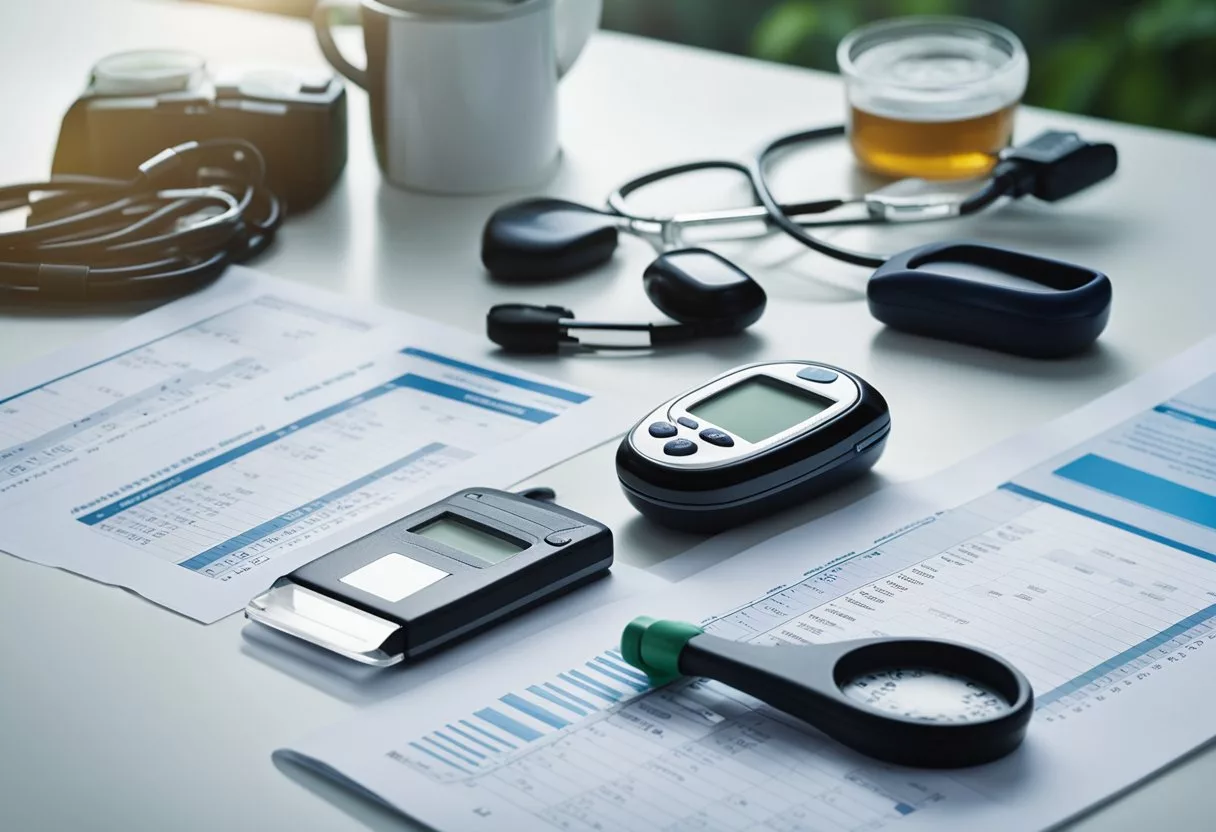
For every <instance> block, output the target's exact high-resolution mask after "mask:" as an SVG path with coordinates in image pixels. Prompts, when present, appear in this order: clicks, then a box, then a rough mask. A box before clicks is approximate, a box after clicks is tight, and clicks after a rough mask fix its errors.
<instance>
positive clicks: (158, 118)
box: [51, 73, 347, 212]
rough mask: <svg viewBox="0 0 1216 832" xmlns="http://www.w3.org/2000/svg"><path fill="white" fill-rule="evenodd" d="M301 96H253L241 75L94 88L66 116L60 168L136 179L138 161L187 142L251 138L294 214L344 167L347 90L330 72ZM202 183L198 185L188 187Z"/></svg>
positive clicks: (56, 164) (58, 151) (269, 180)
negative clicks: (132, 90)
mask: <svg viewBox="0 0 1216 832" xmlns="http://www.w3.org/2000/svg"><path fill="white" fill-rule="evenodd" d="M301 80H302V81H307V82H308V83H307V85H306V86H303V87H301V90H300V91H299V92H296V93H282V94H275V95H273V96H272V95H270V94H269V93H261V94H254V95H251V94H248V92H247V91H245V90H244V89H242V86H241V79H240V78H237V79H235V80H234V82H233V83H230V84H228V83H222V84H216V83H214V82H213V81H212V80H210V79H205V80H204V81H203V82H202V83H200V84H199V85H198V86H197V87H196V88H194V89H191V90H188V91H175V92H169V93H161V94H159V95H131V96H126V95H99V94H96V93H94V92H93V90H92V87H90V88H89V89H86V90H85V92H84V93H83V94H82V95H81V97H80V98H79V99H77V101H76V102H75V103H74V104H73V105H72V106H71V108H70V109H69V110H68V112H67V114H66V115H64V117H63V123H62V124H61V125H60V128H59V142H58V144H57V146H56V147H55V158H54V161H53V162H52V164H51V172H52V174H56V175H57V174H65V173H74V174H88V175H91V176H104V177H109V178H114V179H130V178H132V177H133V176H135V174H136V173H137V172H138V168H139V165H140V164H141V163H143V162H145V161H147V160H148V159H150V158H151V157H153V156H155V155H156V154H157V153H160V152H161V151H162V150H165V149H166V148H170V147H174V146H176V145H179V144H182V143H184V142H188V141H204V140H206V139H246V140H247V141H249V142H252V143H253V145H254V146H256V147H257V149H258V150H260V151H262V155H263V156H264V157H265V159H266V184H267V185H268V186H269V188H270V190H271V191H273V192H274V194H275V195H276V196H277V197H279V198H280V199H281V200H282V201H283V202H284V203H285V205H286V207H287V210H289V211H293V212H299V211H304V210H307V209H308V208H311V207H312V206H313V205H315V204H316V203H317V202H319V201H320V200H321V199H322V198H323V197H324V196H325V195H326V194H327V193H328V192H329V190H330V188H332V187H333V185H334V183H335V182H337V180H338V177H339V176H340V175H341V173H342V169H343V168H344V167H345V166H346V155H347V129H346V89H345V87H343V85H342V82H341V81H339V80H338V79H337V78H336V77H335V76H333V75H332V73H327V74H326V75H324V76H318V77H317V78H316V79H311V78H310V79H301ZM183 184H184V185H194V184H196V183H183Z"/></svg>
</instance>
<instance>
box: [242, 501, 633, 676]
mask: <svg viewBox="0 0 1216 832" xmlns="http://www.w3.org/2000/svg"><path fill="white" fill-rule="evenodd" d="M552 497H553V492H552V491H550V490H549V489H532V490H530V491H527V492H524V493H522V494H511V493H508V492H506V491H497V490H495V489H491V488H470V489H466V490H464V491H458V492H457V493H455V494H453V495H452V496H450V497H448V498H447V499H445V500H441V501H439V502H437V503H435V504H433V505H430V506H428V507H426V508H424V509H422V510H421V511H417V512H415V513H413V514H411V515H409V516H407V517H403V518H402V519H400V520H397V521H396V522H393V523H390V524H389V525H387V526H384V527H383V528H381V529H379V530H377V531H375V532H372V533H371V534H369V535H367V536H366V537H363V538H360V539H359V540H356V541H354V542H352V543H348V544H346V545H345V546H342V547H340V548H338V549H335V550H334V551H333V552H330V553H329V554H327V555H324V556H323V557H320V558H318V559H317V560H314V561H313V562H311V563H309V564H307V565H306V566H302V567H301V568H299V569H297V570H296V571H294V572H292V573H291V574H290V575H286V576H284V577H282V578H280V579H279V580H277V581H276V582H275V583H274V585H273V586H272V587H271V588H270V589H269V590H267V591H266V592H264V593H262V594H261V595H259V596H257V597H256V598H254V599H253V600H252V601H250V602H249V605H248V606H247V607H246V608H245V615H246V616H247V617H248V618H250V619H252V620H254V621H257V622H259V623H261V624H265V625H266V626H268V627H273V628H274V629H276V630H279V631H281V632H284V633H287V634H289V635H292V636H295V637H297V638H300V639H303V640H305V641H308V642H311V643H313V644H315V645H318V646H320V647H324V648H325V649H327V650H331V651H333V652H334V653H337V654H339V655H341V656H345V657H346V658H348V659H353V660H354V661H357V662H361V663H363V664H369V665H374V666H377V667H385V666H388V665H393V664H397V663H398V662H402V661H412V660H414V659H418V658H421V657H423V656H425V655H427V654H428V653H431V652H434V651H435V650H437V649H439V648H441V647H444V646H445V645H447V644H449V643H450V642H452V641H454V640H456V639H458V638H461V637H463V636H466V635H470V634H472V633H474V632H476V631H478V630H481V629H483V628H485V627H488V626H490V625H491V624H494V623H495V622H498V621H501V620H502V619H504V618H506V617H508V616H510V615H512V614H514V613H517V612H519V611H521V610H523V609H526V608H528V607H531V606H534V605H536V604H539V603H542V602H544V601H547V600H549V599H551V598H554V597H555V596H557V595H560V594H561V593H563V592H566V591H567V590H569V589H571V588H572V587H575V586H577V585H579V584H581V583H584V582H586V581H589V580H591V579H592V578H596V577H599V576H602V575H604V574H606V573H607V571H608V568H609V567H610V566H612V532H611V530H609V529H608V527H606V526H604V525H601V524H600V523H597V522H596V521H594V520H592V519H591V518H589V517H584V516H583V515H581V514H578V513H577V512H574V511H570V510H569V509H566V508H562V507H561V506H557V505H553V504H551V503H548V502H543V501H544V500H548V499H552Z"/></svg>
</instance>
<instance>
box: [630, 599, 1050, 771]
mask: <svg viewBox="0 0 1216 832" xmlns="http://www.w3.org/2000/svg"><path fill="white" fill-rule="evenodd" d="M621 655H622V657H623V658H624V659H625V661H627V662H629V664H631V665H633V666H634V667H636V668H638V669H639V670H642V671H643V672H645V673H646V674H647V676H648V677H649V678H650V681H651V684H652V685H655V686H659V685H663V684H667V683H669V682H672V681H675V680H677V679H679V678H680V677H683V676H694V677H701V678H705V679H712V680H715V681H718V682H721V683H723V684H725V685H728V686H730V687H732V688H735V689H736V690H739V691H742V692H743V693H746V694H748V695H750V696H753V697H755V698H756V699H759V700H760V701H762V702H765V703H767V704H768V705H771V706H772V707H774V708H776V709H778V710H780V711H784V712H785V713H787V714H790V715H791V716H794V717H797V718H798V719H800V720H802V721H803V722H805V723H807V724H809V725H811V726H813V727H814V728H817V729H818V730H820V731H822V732H823V733H824V734H826V735H828V736H829V737H831V738H832V739H834V740H836V741H837V742H839V743H841V744H842V745H845V746H848V747H849V748H852V749H853V750H855V751H859V752H861V753H862V754H865V755H867V756H870V757H874V758H876V759H879V760H884V761H886V762H889V763H895V764H898V765H905V766H919V767H925V768H958V767H963V766H973V765H979V764H981V763H987V762H991V761H993V760H996V759H999V758H1000V757H1003V756H1005V755H1006V754H1008V753H1009V752H1011V751H1013V750H1014V749H1015V748H1017V747H1018V746H1019V745H1020V744H1021V742H1022V740H1023V738H1024V737H1025V735H1026V729H1027V727H1028V726H1029V724H1030V718H1031V717H1032V716H1033V714H1034V693H1033V692H1032V690H1031V687H1030V682H1029V681H1027V679H1026V677H1025V676H1023V675H1022V673H1021V672H1020V671H1019V670H1018V669H1017V668H1016V667H1014V666H1013V665H1011V664H1010V663H1009V662H1007V661H1005V660H1004V659H1002V658H1001V657H1000V656H998V655H996V654H995V653H990V652H988V651H986V650H980V649H978V648H976V647H970V646H967V645H964V644H958V643H956V642H952V641H942V640H938V639H928V638H867V639H858V640H852V641H841V642H835V643H829V644H800V645H786V644H782V645H778V646H776V647H766V646H763V645H757V644H746V643H741V642H737V641H730V640H729V639H724V638H721V637H718V636H714V635H710V634H708V633H706V632H704V631H703V630H702V629H701V628H700V627H698V626H696V625H694V624H689V623H686V622H682V621H669V620H662V621H656V620H655V619H653V618H647V617H640V618H635V619H634V620H633V621H632V622H630V623H629V625H628V626H626V628H625V631H624V633H623V634H622V636H621Z"/></svg>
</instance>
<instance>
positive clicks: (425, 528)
mask: <svg viewBox="0 0 1216 832" xmlns="http://www.w3.org/2000/svg"><path fill="white" fill-rule="evenodd" d="M410 531H412V532H413V533H414V534H420V535H422V536H423V537H426V538H430V539H431V540H434V541H437V542H439V543H443V544H445V545H447V546H451V547H452V548H453V549H456V550H457V551H460V552H464V553H465V554H466V555H470V556H472V557H475V558H477V559H478V560H480V561H482V562H483V563H487V564H490V565H491V566H492V565H494V564H496V563H502V562H503V561H504V560H506V559H507V558H509V557H511V556H512V555H517V554H519V553H520V552H522V551H523V550H524V549H526V548H527V547H526V546H524V545H523V544H521V543H517V542H515V541H513V540H507V539H506V538H503V537H499V536H498V535H495V534H491V533H490V532H487V531H484V530H483V529H479V528H478V527H477V526H474V525H473V524H472V523H469V522H466V521H465V520H462V519H461V518H460V517H458V516H457V515H455V514H443V515H440V516H439V517H436V518H435V519H434V520H432V521H430V522H429V523H424V524H423V525H421V526H418V527H417V528H414V529H410Z"/></svg>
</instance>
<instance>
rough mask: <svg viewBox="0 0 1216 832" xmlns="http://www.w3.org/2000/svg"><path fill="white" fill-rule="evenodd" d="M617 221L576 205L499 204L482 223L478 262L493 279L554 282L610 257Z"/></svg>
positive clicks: (559, 201) (544, 199)
mask: <svg viewBox="0 0 1216 832" xmlns="http://www.w3.org/2000/svg"><path fill="white" fill-rule="evenodd" d="M620 222H621V218H620V217H618V216H616V215H615V214H610V213H608V212H606V211H600V210H597V209H595V208H591V207H589V206H586V205H580V204H578V203H577V202H568V201H567V200H564V199H552V198H548V197H541V198H536V199H525V200H521V201H519V202H512V203H511V204H510V205H504V206H503V207H501V208H499V209H498V210H497V211H495V212H494V213H493V214H491V215H490V219H489V220H487V221H486V226H485V229H484V230H483V231H482V235H481V262H482V264H483V265H485V267H486V270H487V271H489V272H490V274H491V275H493V276H494V277H495V278H496V279H498V280H504V281H510V282H518V283H525V282H537V281H545V280H557V279H558V278H563V277H569V276H570V275H572V274H577V273H579V272H584V271H587V270H588V269H592V268H595V267H596V266H598V265H600V264H601V263H604V262H606V261H607V260H608V259H609V258H611V257H612V252H614V251H615V250H616V244H617V224H618V223H620Z"/></svg>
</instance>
